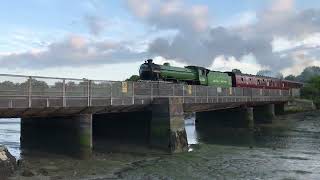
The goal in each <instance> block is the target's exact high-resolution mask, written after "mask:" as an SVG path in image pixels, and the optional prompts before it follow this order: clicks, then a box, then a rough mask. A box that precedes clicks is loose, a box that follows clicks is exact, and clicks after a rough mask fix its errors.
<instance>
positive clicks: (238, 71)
mask: <svg viewBox="0 0 320 180" xmlns="http://www.w3.org/2000/svg"><path fill="white" fill-rule="evenodd" d="M232 72H233V73H235V74H242V72H241V70H240V69H232Z"/></svg>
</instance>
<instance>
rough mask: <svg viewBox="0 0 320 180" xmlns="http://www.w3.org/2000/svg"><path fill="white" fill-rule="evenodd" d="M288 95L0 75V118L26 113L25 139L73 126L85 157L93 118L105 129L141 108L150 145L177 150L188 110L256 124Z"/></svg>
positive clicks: (280, 106) (184, 142)
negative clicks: (117, 115)
mask: <svg viewBox="0 0 320 180" xmlns="http://www.w3.org/2000/svg"><path fill="white" fill-rule="evenodd" d="M290 98H291V95H290V91H289V90H278V89H252V88H236V87H233V88H221V87H210V86H195V85H184V84H173V83H164V82H119V81H105V80H88V79H69V78H54V77H37V76H20V75H8V74H0V118H22V119H21V143H22V144H23V143H24V142H28V143H29V142H30V141H32V139H33V138H34V133H31V132H35V131H44V128H50V127H54V126H58V127H60V128H58V129H59V132H56V133H55V134H59V133H61V132H62V129H64V130H67V131H69V135H68V138H67V139H69V140H70V142H72V143H73V147H74V149H75V151H77V152H79V154H81V155H82V156H87V155H89V154H90V152H91V151H92V147H93V145H92V134H93V133H94V132H93V131H94V130H95V129H94V128H93V125H92V124H93V122H94V121H97V122H98V120H99V122H101V124H99V125H98V126H99V129H100V130H101V129H102V130H101V131H102V132H103V131H104V130H103V129H104V128H103V127H105V128H106V129H107V127H106V126H108V123H109V122H110V121H108V123H103V121H106V120H107V119H108V114H110V113H123V114H126V113H127V112H139V113H140V115H142V118H143V119H145V120H146V121H147V123H146V124H147V125H146V126H147V131H148V132H146V136H148V137H147V139H148V142H149V144H150V145H151V146H152V147H158V148H161V149H167V150H169V151H170V152H179V151H185V150H186V149H187V145H188V144H187V140H186V132H185V128H184V121H183V116H184V112H197V118H199V119H201V117H210V118H213V119H214V118H215V117H219V118H226V119H233V120H234V122H235V123H234V124H239V125H240V126H243V127H246V128H252V127H253V125H254V124H253V123H254V119H260V120H261V119H263V120H270V119H272V117H273V116H274V114H275V111H276V113H281V112H283V108H284V103H286V102H287V101H288V100H289V99H290ZM226 109H227V110H226ZM224 111H226V112H227V113H223V112H224ZM217 112H218V113H217ZM219 113H220V114H219ZM227 114H228V115H227ZM230 114H231V116H230ZM132 119H134V117H132ZM124 123H125V122H124ZM123 125H124V126H125V124H123ZM62 127H63V128H62ZM38 135H39V134H38ZM62 138H65V137H62ZM28 139H29V140H28ZM25 144H27V143H25Z"/></svg>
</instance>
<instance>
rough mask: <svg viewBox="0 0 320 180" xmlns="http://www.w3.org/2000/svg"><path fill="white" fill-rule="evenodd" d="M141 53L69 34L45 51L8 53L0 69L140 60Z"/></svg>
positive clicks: (118, 44)
mask: <svg viewBox="0 0 320 180" xmlns="http://www.w3.org/2000/svg"><path fill="white" fill-rule="evenodd" d="M144 57H145V55H144V53H140V52H135V51H132V50H130V48H128V47H126V46H124V45H123V44H122V43H117V42H110V41H90V40H89V39H87V38H85V37H83V36H77V35H72V36H70V37H68V38H66V39H65V40H63V41H60V42H55V43H52V44H50V45H49V46H48V47H47V49H46V50H42V51H28V52H24V53H16V54H15V53H11V54H7V55H3V56H0V66H1V67H7V68H11V69H12V68H18V67H20V68H29V69H37V68H50V67H61V66H69V67H80V66H88V65H99V64H112V63H121V62H130V61H131V62H132V61H139V60H141V59H143V58H144Z"/></svg>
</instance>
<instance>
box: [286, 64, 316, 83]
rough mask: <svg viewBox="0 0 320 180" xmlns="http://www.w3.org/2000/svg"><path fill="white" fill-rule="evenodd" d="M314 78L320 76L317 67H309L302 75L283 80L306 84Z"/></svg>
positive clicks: (290, 76)
mask: <svg viewBox="0 0 320 180" xmlns="http://www.w3.org/2000/svg"><path fill="white" fill-rule="evenodd" d="M314 76H320V67H318V66H310V67H307V68H305V69H304V70H303V71H302V73H301V74H300V75H298V76H294V75H289V76H287V77H286V78H285V79H287V80H291V81H301V82H308V81H310V80H311V78H313V77H314Z"/></svg>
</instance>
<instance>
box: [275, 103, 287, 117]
mask: <svg viewBox="0 0 320 180" xmlns="http://www.w3.org/2000/svg"><path fill="white" fill-rule="evenodd" d="M284 106H285V103H278V104H275V105H274V111H275V114H276V115H283V114H284Z"/></svg>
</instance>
